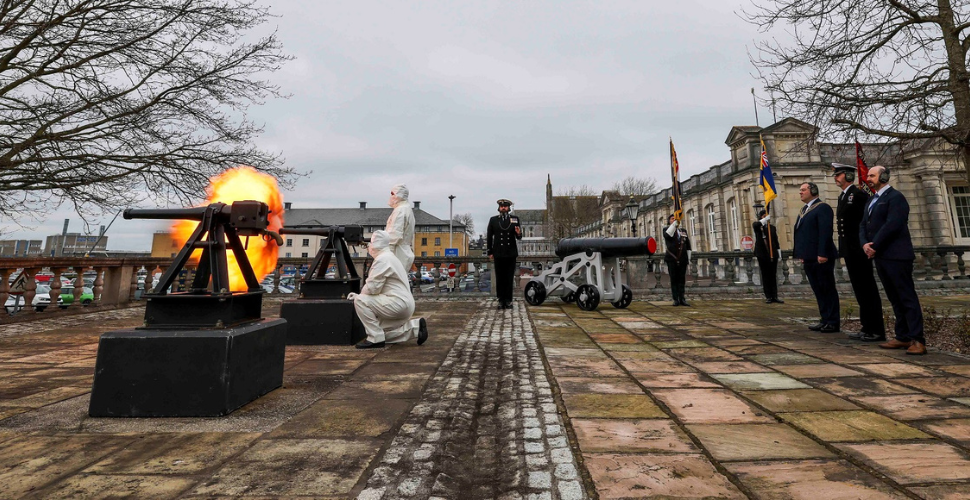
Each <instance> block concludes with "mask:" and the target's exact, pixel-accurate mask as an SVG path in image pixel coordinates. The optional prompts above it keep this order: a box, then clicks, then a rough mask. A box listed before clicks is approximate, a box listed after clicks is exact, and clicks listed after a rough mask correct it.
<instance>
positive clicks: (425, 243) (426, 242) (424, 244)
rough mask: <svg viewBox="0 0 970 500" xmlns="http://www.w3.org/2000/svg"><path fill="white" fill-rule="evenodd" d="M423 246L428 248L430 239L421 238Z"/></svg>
mask: <svg viewBox="0 0 970 500" xmlns="http://www.w3.org/2000/svg"><path fill="white" fill-rule="evenodd" d="M421 246H423V247H426V246H428V238H421Z"/></svg>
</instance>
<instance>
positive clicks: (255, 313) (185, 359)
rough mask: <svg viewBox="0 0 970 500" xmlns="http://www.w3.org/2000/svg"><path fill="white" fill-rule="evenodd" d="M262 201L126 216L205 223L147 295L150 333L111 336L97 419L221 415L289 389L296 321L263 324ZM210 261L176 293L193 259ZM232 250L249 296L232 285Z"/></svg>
mask: <svg viewBox="0 0 970 500" xmlns="http://www.w3.org/2000/svg"><path fill="white" fill-rule="evenodd" d="M268 216H269V207H268V206H267V205H266V204H265V203H262V202H259V201H237V202H234V203H232V204H231V205H227V204H225V203H213V204H211V205H209V206H207V207H198V208H180V209H163V210H142V209H128V210H125V213H124V217H125V219H167V220H195V221H199V225H198V227H197V228H196V229H195V231H193V233H192V235H191V236H190V237H189V239H188V240H187V241H186V242H185V245H184V246H183V247H182V250H181V251H180V252H179V253H178V255H177V256H176V257H175V260H174V261H173V262H172V265H171V266H169V267H168V269H167V270H166V271H165V273H164V274H163V275H162V277H161V279H160V280H159V282H158V285H157V286H156V287H155V288H154V290H152V292H151V293H148V294H146V295H144V297H145V298H146V306H145V323H144V326H143V327H140V328H134V329H127V330H118V331H112V332H107V333H105V334H103V335H101V339H100V342H99V344H98V357H97V362H96V365H95V375H94V384H93V386H92V389H91V402H90V406H89V409H88V413H89V414H90V415H91V416H92V417H190V416H221V415H226V414H228V413H230V412H232V411H233V410H235V409H236V408H239V407H240V406H242V405H244V404H246V403H248V402H250V401H252V400H254V399H256V398H258V397H260V396H262V395H263V394H266V393H267V392H269V391H272V390H273V389H276V388H278V387H280V386H282V384H283V357H284V354H285V350H286V320H283V319H273V320H267V319H263V318H262V303H263V290H262V289H261V287H260V285H259V280H258V279H257V278H256V275H255V273H254V272H253V268H252V265H251V264H250V262H249V258H248V256H247V255H246V249H245V248H246V247H245V244H244V243H243V240H242V239H241V237H245V238H247V243H248V238H250V237H260V238H272V239H273V240H274V241H276V243H277V244H281V243H282V240H281V239H280V236H279V235H278V234H276V233H274V232H273V231H270V230H268V229H267V227H268V225H269V221H268ZM200 249H201V257H200V259H199V263H198V266H197V268H196V272H195V278H194V279H193V281H192V283H191V285H190V287H189V289H188V290H186V291H182V292H169V287H170V286H171V285H172V283H173V282H174V281H175V279H176V277H177V276H178V274H179V272H180V271H181V270H182V269H183V268H184V267H185V265H186V264H187V263H188V262H189V259H190V258H191V256H192V253H193V252H194V251H196V250H200ZM229 251H232V253H233V255H234V256H235V259H236V263H237V265H238V266H239V270H240V272H241V273H242V275H243V278H244V280H245V283H246V290H244V291H232V290H231V289H230V285H229V262H228V252H229Z"/></svg>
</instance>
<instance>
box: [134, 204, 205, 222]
mask: <svg viewBox="0 0 970 500" xmlns="http://www.w3.org/2000/svg"><path fill="white" fill-rule="evenodd" d="M207 210H209V207H193V208H127V209H125V213H124V218H125V219H126V220H131V219H170V220H202V216H203V215H205V212H206V211H207Z"/></svg>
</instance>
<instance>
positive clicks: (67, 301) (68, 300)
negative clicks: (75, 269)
mask: <svg viewBox="0 0 970 500" xmlns="http://www.w3.org/2000/svg"><path fill="white" fill-rule="evenodd" d="M142 284H143V285H144V282H142ZM61 300H62V302H64V304H63V305H60V304H58V305H60V306H61V307H62V308H66V307H67V306H69V305H71V304H73V303H74V287H73V286H64V287H61ZM92 302H94V290H93V289H91V288H90V287H84V288H82V289H81V305H83V306H86V305H88V304H90V303H92Z"/></svg>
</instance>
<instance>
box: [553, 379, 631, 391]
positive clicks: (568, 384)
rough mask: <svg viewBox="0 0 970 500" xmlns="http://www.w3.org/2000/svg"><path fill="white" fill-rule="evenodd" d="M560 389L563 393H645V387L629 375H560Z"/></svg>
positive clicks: (558, 380)
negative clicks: (618, 376) (577, 376)
mask: <svg viewBox="0 0 970 500" xmlns="http://www.w3.org/2000/svg"><path fill="white" fill-rule="evenodd" d="M556 381H557V382H558V383H559V390H561V391H562V392H563V394H572V393H581V392H592V393H600V394H643V389H641V388H640V386H639V385H637V383H636V382H634V381H633V380H631V379H630V378H629V377H623V378H594V379H590V378H584V377H579V378H570V377H559V378H557V379H556Z"/></svg>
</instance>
